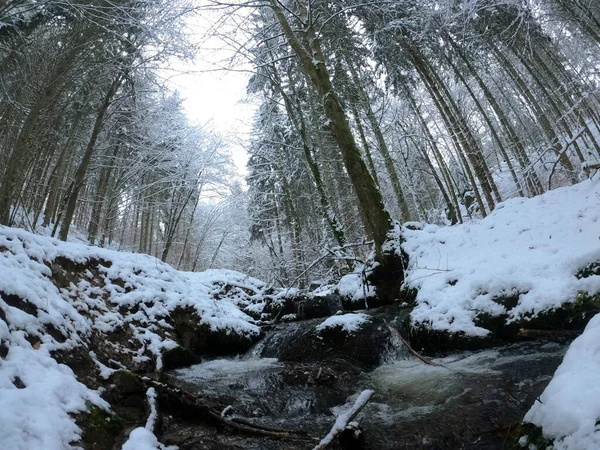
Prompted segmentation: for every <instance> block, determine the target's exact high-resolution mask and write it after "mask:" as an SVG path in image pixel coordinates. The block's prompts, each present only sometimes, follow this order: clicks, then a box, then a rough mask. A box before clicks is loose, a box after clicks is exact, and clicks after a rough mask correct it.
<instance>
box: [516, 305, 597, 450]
mask: <svg viewBox="0 0 600 450" xmlns="http://www.w3.org/2000/svg"><path fill="white" fill-rule="evenodd" d="M599 381H600V315H597V316H595V317H594V318H593V319H592V320H591V321H590V323H589V324H588V326H587V327H586V329H585V331H584V333H583V334H582V335H581V336H579V337H578V338H577V339H575V341H573V343H572V344H571V346H570V347H569V350H568V351H567V354H566V355H565V357H564V359H563V362H562V364H561V365H560V367H559V368H558V369H557V370H556V373H555V374H554V377H553V378H552V380H551V381H550V384H548V386H547V387H546V390H545V391H544V393H543V394H542V395H541V397H540V400H541V402H540V401H536V402H535V403H534V405H533V406H532V408H531V409H530V410H529V412H528V413H527V415H526V416H525V421H526V422H530V423H533V424H534V425H537V426H539V427H541V428H542V432H543V434H544V437H545V438H547V439H552V440H554V443H553V445H554V448H555V449H557V450H587V449H594V448H600V383H599ZM522 442H523V443H524V444H526V439H523V440H522Z"/></svg>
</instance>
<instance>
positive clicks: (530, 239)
mask: <svg viewBox="0 0 600 450" xmlns="http://www.w3.org/2000/svg"><path fill="white" fill-rule="evenodd" d="M411 228H414V227H411ZM403 232H404V237H405V239H406V242H405V243H404V244H403V248H404V250H405V251H406V252H407V253H408V254H409V257H410V262H409V269H408V271H407V283H408V284H409V286H411V287H415V288H418V295H417V306H416V308H415V309H414V311H413V312H412V320H413V323H415V324H423V325H426V326H429V327H431V328H433V329H436V330H444V331H449V332H465V333H466V334H468V335H473V336H483V335H486V334H487V333H488V331H487V330H485V329H484V328H481V327H478V326H477V325H476V324H475V322H474V319H475V317H476V316H477V314H479V313H488V314H490V315H492V316H498V315H502V314H507V315H508V317H509V320H520V319H523V318H528V317H533V316H535V315H537V314H538V313H540V312H542V311H545V310H551V309H554V308H557V307H559V306H560V305H562V304H563V303H566V302H573V301H575V297H576V295H577V293H578V291H585V292H587V293H589V294H595V293H598V292H600V276H597V275H593V276H590V277H588V278H578V277H577V276H576V274H577V272H578V271H579V270H580V269H582V268H584V267H585V266H587V265H589V264H591V263H594V262H597V261H600V181H598V180H595V181H591V180H587V181H584V182H581V183H579V184H577V185H575V186H570V187H563V188H559V189H556V190H553V191H550V192H547V193H545V194H544V195H541V196H538V197H535V198H531V199H525V198H513V199H510V200H507V201H505V202H503V203H501V204H499V205H498V206H497V208H496V209H495V210H494V212H493V213H492V214H490V215H489V216H488V217H487V218H485V219H483V220H480V221H478V222H470V223H466V224H464V225H458V226H453V227H438V226H435V225H424V226H423V227H422V229H420V230H412V229H408V228H406V227H405V228H404V230H403ZM512 295H518V304H517V305H516V307H514V308H512V309H510V310H507V309H506V308H505V307H504V306H503V305H502V304H500V303H499V302H496V301H494V300H495V299H498V298H501V297H506V296H512Z"/></svg>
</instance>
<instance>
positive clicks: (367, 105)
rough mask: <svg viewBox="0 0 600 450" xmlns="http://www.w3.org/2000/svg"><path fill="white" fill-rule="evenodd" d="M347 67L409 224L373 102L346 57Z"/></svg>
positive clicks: (405, 203) (397, 199)
mask: <svg viewBox="0 0 600 450" xmlns="http://www.w3.org/2000/svg"><path fill="white" fill-rule="evenodd" d="M345 60H346V65H347V66H348V70H349V71H350V75H352V82H353V83H354V86H355V87H356V90H357V91H358V97H359V99H360V101H361V105H362V107H363V109H364V111H365V113H366V115H367V119H368V120H369V124H370V125H371V131H373V134H374V135H375V140H376V141H377V148H378V150H379V153H380V154H381V157H382V158H383V163H384V165H385V169H386V171H387V173H388V176H389V177H390V182H391V183H392V189H393V190H394V195H395V196H396V202H397V203H398V208H399V210H400V214H401V216H402V220H403V221H405V222H407V221H410V219H411V218H410V211H409V209H408V204H407V202H406V199H405V197H404V192H403V191H402V186H401V185H400V180H399V179H398V173H397V172H396V168H395V167H394V163H393V161H392V157H391V155H390V152H389V149H388V146H387V143H386V141H385V138H384V137H383V133H382V132H381V127H380V126H379V121H378V120H377V117H375V113H374V112H373V108H371V102H370V101H369V97H368V95H367V93H366V92H365V90H364V88H363V86H362V82H361V81H360V77H359V76H358V73H357V71H356V69H355V67H354V64H352V61H351V60H350V58H349V57H348V55H345Z"/></svg>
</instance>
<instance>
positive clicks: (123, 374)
mask: <svg viewBox="0 0 600 450" xmlns="http://www.w3.org/2000/svg"><path fill="white" fill-rule="evenodd" d="M110 381H111V383H114V384H115V385H116V386H117V389H118V390H119V392H120V393H121V395H124V396H127V395H135V394H141V393H143V392H144V385H143V383H142V382H141V380H140V378H139V377H138V376H137V375H135V374H134V373H133V372H130V371H129V370H117V371H116V372H115V373H114V374H113V375H112V376H111V378H110Z"/></svg>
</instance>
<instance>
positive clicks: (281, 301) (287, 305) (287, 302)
mask: <svg viewBox="0 0 600 450" xmlns="http://www.w3.org/2000/svg"><path fill="white" fill-rule="evenodd" d="M294 300H295V298H294V297H293V296H289V297H278V298H274V297H268V298H267V303H266V305H265V308H264V309H263V311H262V312H263V313H266V314H271V317H272V318H275V317H283V316H285V315H288V314H294V313H295V308H294Z"/></svg>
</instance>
